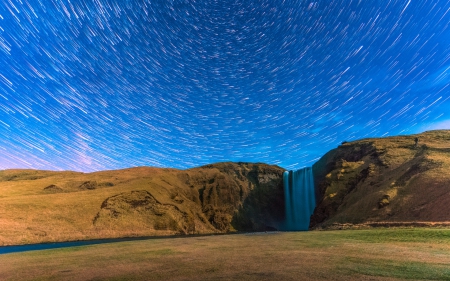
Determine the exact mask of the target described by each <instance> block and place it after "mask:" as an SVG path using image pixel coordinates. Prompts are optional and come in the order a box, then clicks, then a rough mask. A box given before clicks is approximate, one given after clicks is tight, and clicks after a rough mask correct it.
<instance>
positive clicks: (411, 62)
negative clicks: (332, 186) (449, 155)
mask: <svg viewBox="0 0 450 281" xmlns="http://www.w3.org/2000/svg"><path fill="white" fill-rule="evenodd" d="M449 22H450V2H448V1H446V0H445V1H443V0H436V1H398V0H392V1H349V0H335V1H315V2H314V1H289V0H286V1H268V0H259V1H237V0H233V1H218V0H213V1H178V0H172V1H148V0H142V1H121V0H117V1H103V0H96V1H68V0H61V1H56V0H49V1H38V0H22V1H19V0H8V1H6V0H3V1H1V0H0V169H9V168H34V169H47V170H76V171H85V172H89V171H97V170H104V169H119V168H126V167H132V166H156V167H173V168H190V167H195V166H200V165H204V164H209V163H213V162H221V161H243V162H265V163H268V164H276V165H279V166H281V167H283V168H286V169H299V168H302V167H304V166H310V165H312V164H313V163H314V162H315V161H317V160H318V158H320V157H321V156H322V155H323V154H325V153H326V152H327V151H328V150H330V149H332V148H335V147H336V146H337V145H339V144H340V143H341V142H342V141H351V140H356V139H361V138H367V137H383V136H391V135H398V134H412V133H419V132H422V131H424V130H428V129H450V86H449V85H450V28H449V27H450V26H449Z"/></svg>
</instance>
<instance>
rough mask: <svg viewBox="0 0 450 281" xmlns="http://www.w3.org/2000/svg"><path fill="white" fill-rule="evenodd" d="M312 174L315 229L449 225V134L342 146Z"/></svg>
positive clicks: (431, 134) (402, 137) (441, 131)
mask: <svg viewBox="0 0 450 281" xmlns="http://www.w3.org/2000/svg"><path fill="white" fill-rule="evenodd" d="M415 138H418V140H419V141H418V143H417V145H416V144H415ZM313 170H314V174H315V182H316V189H317V194H318V195H319V196H318V198H319V200H318V201H319V204H318V206H317V208H316V210H315V212H314V214H313V216H312V221H311V226H313V227H314V226H322V227H327V226H330V225H332V224H333V223H351V224H356V223H358V224H359V223H367V222H415V221H420V222H442V221H450V172H449V171H450V131H448V130H440V131H429V132H425V133H422V134H418V135H410V136H397V137H388V138H380V139H364V140H360V141H354V142H349V143H344V144H342V145H341V146H339V147H338V148H336V149H334V150H332V151H330V152H328V153H327V154H326V155H325V156H323V157H322V158H321V159H320V160H319V161H318V162H317V163H316V164H314V166H313Z"/></svg>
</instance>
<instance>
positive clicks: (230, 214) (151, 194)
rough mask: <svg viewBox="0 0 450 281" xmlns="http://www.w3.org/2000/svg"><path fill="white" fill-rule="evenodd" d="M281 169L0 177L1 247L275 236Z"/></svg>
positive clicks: (225, 166) (216, 167)
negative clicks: (240, 233)
mask: <svg viewBox="0 0 450 281" xmlns="http://www.w3.org/2000/svg"><path fill="white" fill-rule="evenodd" d="M282 173H283V169H281V168H279V167H277V166H269V165H266V164H251V163H218V164H213V165H207V166H203V167H199V168H194V169H188V170H176V169H159V168H150V167H138V168H130V169H124V170H116V171H101V172H95V173H78V172H52V171H37V170H5V171H0V225H1V228H0V245H11V244H28V243H39V242H53V241H70V240H80V239H95V238H112V237H125V236H150V235H174V234H193V233H195V234H205V233H224V232H230V231H235V230H264V229H273V228H276V227H277V225H278V224H279V223H280V221H282V220H283V215H284V197H283V196H284V194H283V187H282Z"/></svg>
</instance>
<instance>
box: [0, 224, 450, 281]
mask: <svg viewBox="0 0 450 281" xmlns="http://www.w3.org/2000/svg"><path fill="white" fill-rule="evenodd" d="M0 265H1V266H0V280H404V279H408V280H450V229H439V228H434V229H432V228H404V229H401V228H397V229H385V228H383V229H370V230H341V231H310V232H275V233H255V234H234V235H216V236H203V237H184V238H163V239H149V240H142V241H130V242H119V243H111V244H100V245H91V246H80V247H72V248H64V249H54V250H42V251H30V252H22V253H13V254H4V255H0Z"/></svg>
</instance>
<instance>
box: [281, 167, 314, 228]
mask: <svg viewBox="0 0 450 281" xmlns="http://www.w3.org/2000/svg"><path fill="white" fill-rule="evenodd" d="M283 182H284V197H285V204H286V222H285V229H286V230H308V229H309V222H310V218H311V215H312V213H313V212H314V208H315V207H316V197H315V192H314V178H313V172H312V168H311V167H307V168H303V169H300V170H297V171H289V172H288V171H285V172H284V174H283Z"/></svg>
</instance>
